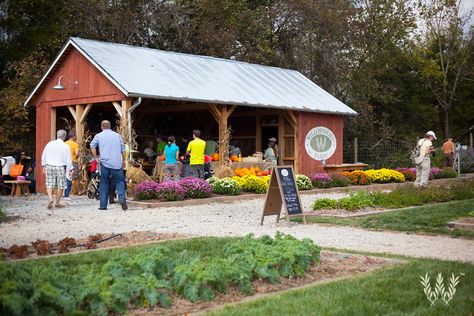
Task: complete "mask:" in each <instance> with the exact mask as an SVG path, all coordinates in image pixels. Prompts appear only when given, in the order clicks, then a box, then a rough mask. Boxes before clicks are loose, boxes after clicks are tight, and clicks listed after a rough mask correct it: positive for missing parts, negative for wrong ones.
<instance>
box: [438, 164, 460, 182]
mask: <svg viewBox="0 0 474 316" xmlns="http://www.w3.org/2000/svg"><path fill="white" fill-rule="evenodd" d="M438 178H439V179H446V178H456V171H454V169H453V168H451V167H446V168H443V169H441V171H440V172H439V174H438Z"/></svg>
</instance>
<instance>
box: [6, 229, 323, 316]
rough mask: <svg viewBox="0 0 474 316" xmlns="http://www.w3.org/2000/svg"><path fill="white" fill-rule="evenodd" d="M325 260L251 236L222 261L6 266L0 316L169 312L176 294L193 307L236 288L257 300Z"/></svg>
mask: <svg viewBox="0 0 474 316" xmlns="http://www.w3.org/2000/svg"><path fill="white" fill-rule="evenodd" d="M319 256H320V248H319V247H318V246H317V245H315V244H313V242H312V241H311V240H309V239H304V240H298V239H296V238H294V237H292V236H290V235H283V234H281V233H277V234H276V236H275V239H272V238H270V237H269V236H263V237H260V238H254V237H253V236H252V235H248V236H246V237H244V238H240V239H236V240H233V241H231V242H229V243H228V244H227V245H225V246H224V251H223V252H222V253H220V254H219V255H217V256H210V255H208V256H199V255H196V254H191V253H189V252H187V251H186V250H184V251H182V252H180V253H179V254H178V255H174V254H173V253H172V251H171V249H169V248H167V247H165V246H158V247H156V248H154V249H153V250H149V251H142V252H139V253H137V254H135V255H134V256H129V255H126V254H124V253H122V254H118V255H114V256H112V257H111V258H110V259H108V260H107V261H106V262H105V263H103V264H99V263H96V262H88V263H86V264H80V265H78V266H74V268H72V267H71V265H68V264H61V263H60V262H55V261H51V262H52V263H50V264H46V265H21V264H16V263H0V314H1V315H10V314H13V315H58V314H61V315H64V314H66V315H70V314H78V315H80V314H93V315H108V314H111V313H112V314H113V313H119V314H123V313H126V312H127V309H128V306H129V305H133V306H136V307H149V306H154V305H160V306H162V307H168V306H170V305H171V298H170V292H175V293H177V294H178V295H181V296H183V297H185V298H186V299H188V300H190V301H193V302H195V301H199V300H212V299H213V298H214V295H215V291H218V292H225V291H226V289H227V288H228V287H229V286H232V285H235V286H238V287H239V289H240V291H241V292H242V293H244V294H251V293H253V288H252V284H251V282H252V281H253V280H255V279H257V278H258V279H264V280H267V281H269V282H272V283H277V282H279V280H280V278H281V277H287V278H292V277H295V276H302V275H304V273H305V271H306V270H307V269H308V267H309V266H310V265H311V264H313V263H318V262H319V258H320V257H319ZM71 269H74V273H71V272H72V271H71Z"/></svg>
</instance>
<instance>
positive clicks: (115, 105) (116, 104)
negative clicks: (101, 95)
mask: <svg viewBox="0 0 474 316" xmlns="http://www.w3.org/2000/svg"><path fill="white" fill-rule="evenodd" d="M112 104H113V105H114V108H115V110H116V111H117V113H118V115H119V116H120V119H122V118H123V111H122V107H123V101H122V105H120V103H118V102H115V101H114V102H112Z"/></svg>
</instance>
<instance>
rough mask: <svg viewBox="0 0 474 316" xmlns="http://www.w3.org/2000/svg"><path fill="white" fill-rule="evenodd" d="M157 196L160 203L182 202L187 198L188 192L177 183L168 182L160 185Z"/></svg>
mask: <svg viewBox="0 0 474 316" xmlns="http://www.w3.org/2000/svg"><path fill="white" fill-rule="evenodd" d="M156 194H157V197H158V199H159V200H160V201H181V200H184V198H185V196H186V190H185V189H184V188H183V187H182V186H181V184H179V182H176V181H166V182H162V183H160V184H158V186H157V188H156Z"/></svg>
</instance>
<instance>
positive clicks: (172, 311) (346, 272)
mask: <svg viewBox="0 0 474 316" xmlns="http://www.w3.org/2000/svg"><path fill="white" fill-rule="evenodd" d="M400 263H403V261H400V260H393V259H387V258H380V257H370V256H364V255H355V254H345V253H339V252H331V251H322V252H321V263H320V264H319V265H313V266H311V267H310V268H309V269H308V271H307V272H306V274H305V276H304V277H300V278H293V279H284V278H282V279H281V282H280V283H278V284H271V283H268V282H264V281H262V280H256V281H254V282H252V286H253V288H254V289H255V294H254V295H252V296H244V295H242V294H241V293H240V292H239V289H238V288H237V287H231V288H230V289H228V291H227V293H218V294H217V295H216V297H215V298H214V300H213V301H211V302H197V303H192V302H190V301H187V300H185V299H183V298H181V297H178V296H173V305H172V306H171V307H170V308H161V307H155V308H153V309H132V310H129V313H131V314H132V315H150V314H153V315H169V316H171V315H188V314H190V313H197V312H202V313H204V312H207V311H211V310H214V309H218V308H220V307H222V306H223V305H227V304H230V303H236V302H240V301H243V300H245V301H248V300H254V299H257V298H260V297H262V296H264V295H266V294H276V293H279V292H282V291H286V290H289V289H295V288H300V287H304V286H306V285H312V284H318V283H321V282H330V281H333V280H336V279H341V278H349V277H353V276H355V275H360V274H363V273H368V272H372V271H375V270H377V269H380V268H382V267H385V266H388V265H395V264H400Z"/></svg>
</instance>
